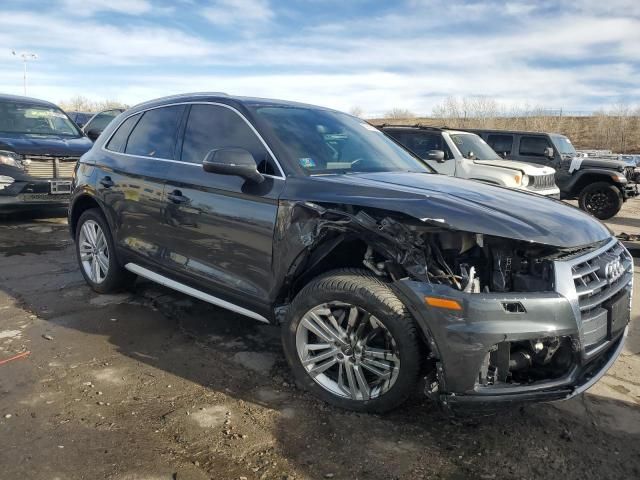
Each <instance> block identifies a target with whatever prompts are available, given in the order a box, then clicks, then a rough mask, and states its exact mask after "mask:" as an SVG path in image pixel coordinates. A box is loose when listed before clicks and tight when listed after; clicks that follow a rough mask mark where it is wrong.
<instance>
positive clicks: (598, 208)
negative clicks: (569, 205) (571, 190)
mask: <svg viewBox="0 0 640 480" xmlns="http://www.w3.org/2000/svg"><path fill="white" fill-rule="evenodd" d="M613 197H614V194H612V193H610V192H607V191H603V190H596V191H595V192H593V193H592V194H591V195H589V196H588V197H587V198H586V201H585V205H586V207H587V210H588V211H589V212H591V213H593V214H594V215H596V216H597V215H599V214H604V213H606V212H607V211H609V210H610V209H612V208H613V207H614V204H615V198H613Z"/></svg>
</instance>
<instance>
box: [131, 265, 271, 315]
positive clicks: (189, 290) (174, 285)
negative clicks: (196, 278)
mask: <svg viewBox="0 0 640 480" xmlns="http://www.w3.org/2000/svg"><path fill="white" fill-rule="evenodd" d="M124 268H126V269H127V270H129V271H130V272H132V273H135V274H136V275H140V276H141V277H144V278H146V279H148V280H151V281H153V282H156V283H159V284H160V285H164V286H165V287H169V288H171V289H173V290H177V291H178V292H182V293H185V294H187V295H190V296H192V297H195V298H198V299H200V300H203V301H205V302H208V303H211V304H213V305H217V306H218V307H222V308H226V309H227V310H231V311H232V312H236V313H239V314H241V315H244V316H246V317H250V318H253V319H254V320H258V321H259V322H264V323H270V322H269V320H267V319H266V318H265V317H263V316H262V315H260V314H259V313H256V312H253V311H251V310H248V309H246V308H244V307H240V306H238V305H235V304H233V303H231V302H227V301H226V300H222V299H221V298H218V297H214V296H213V295H209V294H208V293H205V292H202V291H200V290H196V289H195V288H193V287H190V286H188V285H185V284H184V283H180V282H176V281H175V280H171V279H170V278H167V277H165V276H164V275H160V274H159V273H156V272H152V271H151V270H148V269H146V268H144V267H141V266H140V265H138V264H135V263H127V264H126V265H125V266H124Z"/></svg>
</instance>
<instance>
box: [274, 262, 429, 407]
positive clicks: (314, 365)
mask: <svg viewBox="0 0 640 480" xmlns="http://www.w3.org/2000/svg"><path fill="white" fill-rule="evenodd" d="M282 335H283V344H284V350H285V354H286V357H287V361H288V362H289V364H290V366H291V368H292V370H293V373H294V375H295V377H296V380H297V382H298V384H299V385H300V386H302V387H303V388H305V389H307V390H309V391H311V392H312V393H314V394H315V395H316V396H318V397H320V398H321V399H323V400H325V401H327V402H328V403H331V404H333V405H336V406H338V407H342V408H347V409H351V410H357V411H366V412H383V411H387V410H390V409H392V408H395V407H397V406H398V405H400V404H401V403H402V402H404V401H405V400H406V399H407V398H408V397H409V396H410V395H411V393H412V392H413V390H414V389H415V386H416V384H417V382H418V375H419V372H420V364H421V353H420V340H419V338H418V334H417V330H416V325H415V322H414V320H413V318H412V317H411V315H410V314H409V312H408V311H407V309H406V307H405V306H404V304H403V303H402V302H401V301H400V300H399V299H398V297H397V296H396V295H395V294H394V293H393V291H392V290H391V289H390V288H389V286H388V285H386V284H385V283H383V282H381V281H380V280H379V279H377V278H376V277H373V276H372V275H370V274H368V273H366V272H365V271H361V270H339V271H334V272H330V273H329V274H327V275H325V276H322V277H320V278H317V279H315V280H313V281H311V282H310V283H309V284H308V285H307V286H306V287H305V288H303V289H302V291H301V292H300V293H299V294H298V295H297V296H296V298H295V299H294V301H293V303H292V304H291V308H290V309H289V313H288V317H287V321H286V323H285V325H283V330H282Z"/></svg>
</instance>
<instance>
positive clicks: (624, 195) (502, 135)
mask: <svg viewBox="0 0 640 480" xmlns="http://www.w3.org/2000/svg"><path fill="white" fill-rule="evenodd" d="M469 131H472V132H474V133H477V134H478V135H480V136H481V137H482V138H484V140H485V141H486V142H487V143H488V144H489V145H490V146H491V148H493V149H494V150H495V151H496V152H497V153H498V154H499V155H501V156H502V157H503V158H506V159H510V160H519V161H521V162H528V163H534V164H537V165H546V166H549V167H553V168H555V170H556V184H557V185H558V187H559V188H560V198H562V199H563V200H572V199H578V201H579V202H580V208H581V209H582V210H584V211H586V212H589V213H590V214H591V215H593V216H594V217H596V218H599V219H600V220H606V219H607V218H611V217H613V216H614V215H616V214H617V213H618V212H619V211H620V208H622V204H623V202H625V201H626V200H627V199H629V198H631V197H635V196H637V195H638V185H637V183H636V180H637V177H636V172H635V171H634V167H633V166H629V165H627V164H626V163H625V162H622V161H615V160H608V159H607V160H605V159H599V158H584V157H579V156H578V154H577V152H576V149H575V148H574V147H573V145H572V144H571V140H569V139H568V138H567V137H565V136H564V135H559V134H557V133H542V132H517V131H507V130H479V129H470V130H469Z"/></svg>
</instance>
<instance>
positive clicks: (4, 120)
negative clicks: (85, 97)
mask: <svg viewBox="0 0 640 480" xmlns="http://www.w3.org/2000/svg"><path fill="white" fill-rule="evenodd" d="M91 145H92V144H91V141H90V140H89V139H88V138H87V137H85V136H84V135H83V134H82V132H81V131H80V130H79V129H78V127H77V126H76V124H75V123H73V121H71V119H70V118H69V117H68V116H67V115H66V114H65V113H64V112H63V111H62V110H60V109H59V108H58V107H57V106H55V105H54V104H52V103H49V102H45V101H43V100H36V99H33V98H27V97H16V96H11V95H0V213H8V212H12V211H16V210H20V209H25V208H35V207H64V206H66V205H67V203H68V201H69V196H70V193H71V176H72V174H73V170H74V168H75V166H76V162H77V161H78V159H79V158H80V155H82V154H83V153H85V152H86V151H87V150H89V149H90V148H91Z"/></svg>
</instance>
